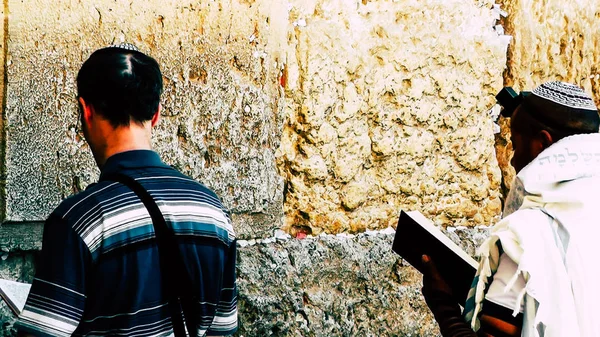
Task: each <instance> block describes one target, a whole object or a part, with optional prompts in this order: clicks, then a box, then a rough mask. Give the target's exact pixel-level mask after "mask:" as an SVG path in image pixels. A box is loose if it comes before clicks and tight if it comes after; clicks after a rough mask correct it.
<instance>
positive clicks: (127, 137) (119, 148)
mask: <svg viewBox="0 0 600 337" xmlns="http://www.w3.org/2000/svg"><path fill="white" fill-rule="evenodd" d="M104 139H105V143H104V144H102V145H103V146H102V148H101V149H98V151H97V152H98V156H96V163H97V164H98V167H99V168H100V169H102V167H103V166H104V163H106V160H107V159H108V158H110V157H111V156H113V155H115V154H117V153H121V152H126V151H133V150H152V143H151V141H150V130H149V128H148V129H147V128H145V127H141V126H137V125H133V124H132V125H130V126H129V127H119V128H117V129H114V130H113V131H112V132H111V133H110V134H107V135H106V137H104Z"/></svg>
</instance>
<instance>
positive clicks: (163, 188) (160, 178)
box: [54, 167, 229, 221]
mask: <svg viewBox="0 0 600 337" xmlns="http://www.w3.org/2000/svg"><path fill="white" fill-rule="evenodd" d="M126 174H128V175H130V176H131V177H133V178H134V179H136V180H137V181H138V182H139V183H141V184H142V186H144V187H145V188H146V189H147V190H148V191H150V192H151V194H157V195H158V196H160V197H167V198H173V197H175V198H186V197H188V196H198V195H200V196H201V197H202V198H203V199H205V200H206V201H207V202H208V203H210V204H211V205H213V206H215V207H217V208H220V209H222V210H223V211H224V212H226V213H227V214H228V213H229V212H228V211H227V210H226V208H225V207H224V206H223V204H222V201H221V199H220V198H219V196H218V195H217V194H216V193H215V192H214V191H213V190H212V189H210V188H208V187H207V186H206V185H204V184H202V183H200V182H198V181H196V180H194V179H193V178H191V177H189V176H187V175H185V174H183V173H181V172H179V171H178V170H176V169H174V168H170V167H169V168H165V169H160V170H136V171H131V172H126ZM127 191H128V188H124V187H123V186H121V188H119V183H118V182H115V181H110V180H101V181H99V182H97V183H92V184H90V185H89V186H88V187H87V188H86V189H85V190H84V191H81V192H79V193H77V194H74V195H72V196H70V197H68V198H66V199H64V200H63V201H62V202H61V203H60V205H59V206H58V207H57V208H56V209H55V210H54V214H55V215H57V216H59V217H61V218H65V219H70V220H73V221H77V218H78V217H80V216H81V215H83V214H85V213H89V212H92V211H93V209H95V208H96V207H98V206H100V205H101V204H104V203H106V202H107V201H108V200H113V199H114V200H118V198H119V195H121V194H123V193H125V192H127Z"/></svg>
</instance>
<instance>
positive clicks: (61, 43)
mask: <svg viewBox="0 0 600 337" xmlns="http://www.w3.org/2000/svg"><path fill="white" fill-rule="evenodd" d="M7 6H8V9H9V11H10V16H9V17H8V18H9V22H8V34H9V36H10V39H9V40H8V41H9V43H8V46H7V48H8V49H7V76H8V81H7V88H6V91H7V92H6V97H5V102H6V110H5V116H6V120H7V123H6V132H7V139H8V144H7V155H6V167H7V173H8V176H7V187H6V191H7V198H6V199H7V200H6V203H7V205H6V206H7V207H6V208H7V209H6V213H7V214H6V216H7V218H8V219H9V220H40V219H44V218H45V217H46V216H47V215H48V214H49V212H50V211H51V210H52V209H53V208H54V207H55V206H56V205H57V204H58V202H59V201H60V200H61V199H62V198H64V197H65V196H68V195H70V194H72V193H73V192H76V191H79V190H81V189H82V188H84V187H85V186H86V185H87V184H88V183H90V182H92V181H93V180H94V179H95V178H96V176H97V169H96V168H95V167H94V163H93V160H92V158H91V155H90V151H89V149H88V147H87V146H86V144H85V142H84V140H83V139H82V137H81V135H80V134H79V133H78V132H77V125H76V123H77V110H76V104H75V95H76V92H75V80H74V79H75V76H76V72H77V70H78V69H79V67H80V66H81V63H82V62H83V61H84V60H85V59H86V58H87V57H88V56H89V54H90V53H91V52H92V51H93V50H95V49H97V48H99V47H103V46H107V45H110V44H112V43H114V42H120V41H128V42H133V43H134V44H136V45H138V46H139V47H140V49H142V50H143V51H146V52H148V53H149V54H150V55H152V56H154V57H155V58H157V60H158V61H159V63H160V64H161V65H162V70H163V73H164V77H165V93H164V103H163V105H164V109H163V113H162V123H161V124H160V126H159V128H158V132H156V135H155V138H154V140H155V145H156V148H157V150H158V151H159V152H160V153H161V154H162V155H163V158H164V159H165V161H166V162H167V163H169V164H172V165H174V166H176V167H177V168H179V169H181V170H182V171H183V172H185V173H187V174H189V175H190V176H192V177H194V178H196V179H198V180H200V181H203V182H205V183H206V184H207V185H208V186H209V187H211V188H213V189H214V190H215V191H216V192H217V193H218V194H219V195H220V196H221V197H222V198H223V199H224V202H225V203H226V205H227V206H228V207H229V208H230V209H231V211H232V212H233V214H234V220H235V222H236V224H237V230H238V233H239V234H240V236H253V237H255V236H264V235H267V233H269V232H270V230H271V229H273V228H278V227H280V226H281V220H282V215H283V181H282V179H281V177H280V175H279V174H278V172H277V167H276V164H275V150H276V149H277V148H278V147H279V141H280V134H281V128H282V118H283V107H284V104H283V103H282V102H281V101H282V92H281V90H280V85H279V75H280V73H281V69H282V68H283V62H284V58H282V57H284V56H285V55H282V50H284V49H283V48H282V45H283V44H284V43H285V42H286V38H287V37H286V35H285V32H286V31H287V30H286V29H287V25H288V21H287V15H285V14H287V8H286V7H285V4H284V3H283V2H281V1H278V2H272V1H266V0H265V1H250V2H248V1H243V0H240V1H235V0H234V1H216V2H202V3H199V2H198V1H179V0H177V1H176V0H171V1H151V2H145V1H142V2H132V3H128V2H115V1H109V0H105V1H96V2H94V3H93V4H92V3H89V2H68V1H52V0H36V1H27V2H22V1H12V0H11V1H8V3H7ZM34 12H35V13H36V15H31V13H34ZM282 14H283V15H282Z"/></svg>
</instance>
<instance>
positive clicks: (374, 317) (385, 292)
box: [238, 229, 486, 336]
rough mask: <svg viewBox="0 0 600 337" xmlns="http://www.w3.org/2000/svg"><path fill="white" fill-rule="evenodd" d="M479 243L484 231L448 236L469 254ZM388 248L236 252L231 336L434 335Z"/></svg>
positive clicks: (416, 279) (308, 243) (415, 279)
mask: <svg viewBox="0 0 600 337" xmlns="http://www.w3.org/2000/svg"><path fill="white" fill-rule="evenodd" d="M485 236H486V230H485V229H458V230H453V232H452V233H450V237H451V238H452V239H453V240H454V241H456V242H457V243H459V244H461V243H462V244H463V247H464V248H465V249H466V250H467V251H469V252H470V253H473V244H475V245H478V244H479V243H480V242H481V239H482V238H483V237H485ZM392 241H393V235H391V234H382V233H379V234H371V235H367V234H359V235H357V236H350V237H348V236H345V235H343V234H342V235H338V236H332V235H326V236H318V237H316V238H309V239H304V240H290V241H283V242H282V241H278V242H276V243H269V244H264V243H257V244H255V245H254V246H247V247H245V248H241V249H240V259H239V263H238V266H239V267H238V285H239V291H240V295H239V296H240V317H241V318H242V320H241V326H240V332H239V335H240V336H434V335H437V327H436V325H435V322H434V321H433V317H432V316H431V315H430V313H429V310H428V309H427V306H426V304H425V302H424V300H423V297H422V295H421V275H420V274H419V273H418V272H417V271H416V269H414V268H412V267H411V266H409V265H408V264H407V263H406V262H404V261H403V260H401V259H399V258H398V257H397V256H396V255H395V254H394V253H393V252H392V251H391V250H390V246H391V244H392ZM465 244H466V245H465Z"/></svg>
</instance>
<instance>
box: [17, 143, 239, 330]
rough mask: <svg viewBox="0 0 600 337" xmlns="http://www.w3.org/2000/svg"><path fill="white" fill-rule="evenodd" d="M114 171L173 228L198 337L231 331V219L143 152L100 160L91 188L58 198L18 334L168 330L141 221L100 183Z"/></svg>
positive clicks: (119, 192)
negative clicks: (139, 189) (133, 183)
mask: <svg viewBox="0 0 600 337" xmlns="http://www.w3.org/2000/svg"><path fill="white" fill-rule="evenodd" d="M117 172H118V173H122V174H126V175H128V176H130V177H133V178H135V179H136V180H137V181H138V182H139V183H140V184H142V186H143V187H144V188H145V189H146V190H147V191H148V192H149V193H150V194H151V195H152V197H153V199H154V200H155V202H156V203H157V204H158V206H159V208H160V210H161V212H162V213H163V216H164V218H165V220H166V222H167V225H168V227H170V228H172V229H173V231H174V233H175V236H176V238H177V241H178V242H179V248H180V253H181V256H182V258H183V260H184V265H185V266H186V268H187V272H188V273H189V276H190V277H191V279H192V280H193V283H194V286H195V289H197V293H196V294H194V295H195V296H196V297H197V298H198V306H197V309H198V310H197V314H198V317H197V318H196V319H197V321H198V330H199V335H200V336H202V335H204V334H205V333H206V332H207V331H209V333H210V334H217V335H223V334H230V333H233V332H234V331H235V329H236V328H237V303H236V292H237V290H236V285H235V258H236V256H235V255H236V247H235V236H234V232H233V228H232V225H231V221H230V219H229V217H228V215H227V213H226V211H225V210H224V208H223V206H222V205H221V202H220V201H219V199H218V198H217V196H216V195H215V194H214V193H213V192H212V191H210V190H209V189H208V188H206V187H204V186H203V185H201V184H199V183H197V182H195V181H193V180H191V179H190V178H188V177H186V176H184V175H182V174H181V173H179V172H178V171H176V170H174V169H172V168H170V167H169V166H167V165H165V164H164V163H162V162H161V161H160V158H159V157H158V155H157V154H156V153H154V152H152V151H147V150H138V151H129V152H124V153H119V154H116V155H114V156H112V157H110V158H109V159H108V161H107V162H106V164H105V165H104V166H103V168H102V175H101V178H100V182H99V183H98V184H95V185H93V186H90V187H89V188H88V189H87V190H86V191H85V192H82V193H80V194H77V195H75V196H73V197H71V198H69V199H67V200H65V201H64V202H63V203H62V204H61V205H60V206H59V207H58V208H57V209H56V210H55V211H54V213H53V214H52V215H51V216H50V218H49V219H48V222H47V223H46V226H45V228H44V242H43V256H42V260H43V261H41V263H40V266H39V267H38V271H37V274H36V279H35V280H34V282H33V286H32V293H31V295H30V297H29V299H28V302H27V305H26V307H25V310H24V312H23V314H22V316H21V320H20V322H19V327H20V328H21V329H23V330H29V331H31V332H33V333H35V334H39V333H40V332H42V333H46V334H48V335H54V336H56V335H61V334H66V335H69V334H71V333H74V334H76V335H125V336H127V335H136V336H156V335H168V334H170V333H171V332H172V325H171V317H170V311H169V308H168V298H167V297H166V295H165V294H163V293H162V283H161V271H160V267H159V256H158V250H157V246H156V241H155V238H154V229H153V225H152V221H151V218H150V215H149V213H148V211H147V210H146V208H145V207H144V205H143V203H142V202H141V200H140V199H139V198H138V197H137V196H136V195H135V194H134V192H133V191H131V190H130V189H129V188H128V187H126V186H125V185H123V184H120V183H117V182H114V181H107V180H103V179H104V178H105V177H106V176H107V175H108V174H112V173H117ZM61 264H62V267H57V266H59V265H61ZM177 278H178V277H176V279H177ZM209 328H210V329H209ZM75 329H76V330H75Z"/></svg>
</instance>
